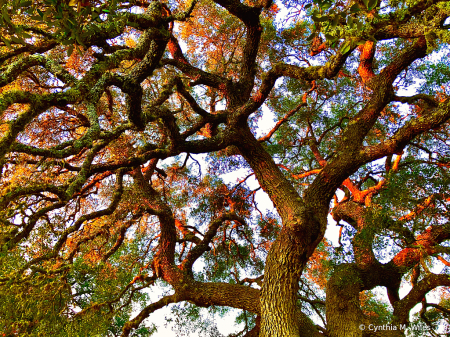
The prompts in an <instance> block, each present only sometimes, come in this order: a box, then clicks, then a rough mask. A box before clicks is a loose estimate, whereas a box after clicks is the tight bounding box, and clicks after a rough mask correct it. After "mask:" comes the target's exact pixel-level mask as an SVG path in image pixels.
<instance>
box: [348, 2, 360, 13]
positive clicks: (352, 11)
mask: <svg viewBox="0 0 450 337" xmlns="http://www.w3.org/2000/svg"><path fill="white" fill-rule="evenodd" d="M360 10H361V8H359V5H358V4H354V5H353V6H352V7H350V12H351V13H357V12H359V11H360Z"/></svg>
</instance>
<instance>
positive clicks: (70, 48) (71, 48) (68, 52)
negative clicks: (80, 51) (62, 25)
mask: <svg viewBox="0 0 450 337" xmlns="http://www.w3.org/2000/svg"><path fill="white" fill-rule="evenodd" d="M72 53H73V44H72V45H70V46H69V48H67V56H70V55H72Z"/></svg>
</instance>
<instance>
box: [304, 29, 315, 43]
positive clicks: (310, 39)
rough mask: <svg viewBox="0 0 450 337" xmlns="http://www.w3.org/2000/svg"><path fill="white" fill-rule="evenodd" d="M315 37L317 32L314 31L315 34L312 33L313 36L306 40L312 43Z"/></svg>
mask: <svg viewBox="0 0 450 337" xmlns="http://www.w3.org/2000/svg"><path fill="white" fill-rule="evenodd" d="M315 36H316V32H315V31H314V32H312V34H311V35H310V36H308V37H307V38H306V41H312V39H314V37H315Z"/></svg>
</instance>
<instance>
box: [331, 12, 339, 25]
mask: <svg viewBox="0 0 450 337" xmlns="http://www.w3.org/2000/svg"><path fill="white" fill-rule="evenodd" d="M340 18H341V16H340V15H339V14H336V15H335V16H334V18H333V22H332V23H331V27H333V28H336V26H337V25H338V23H339V19H340Z"/></svg>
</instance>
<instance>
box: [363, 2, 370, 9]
mask: <svg viewBox="0 0 450 337" xmlns="http://www.w3.org/2000/svg"><path fill="white" fill-rule="evenodd" d="M362 2H363V3H364V5H365V6H366V7H367V8H369V0H362Z"/></svg>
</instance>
